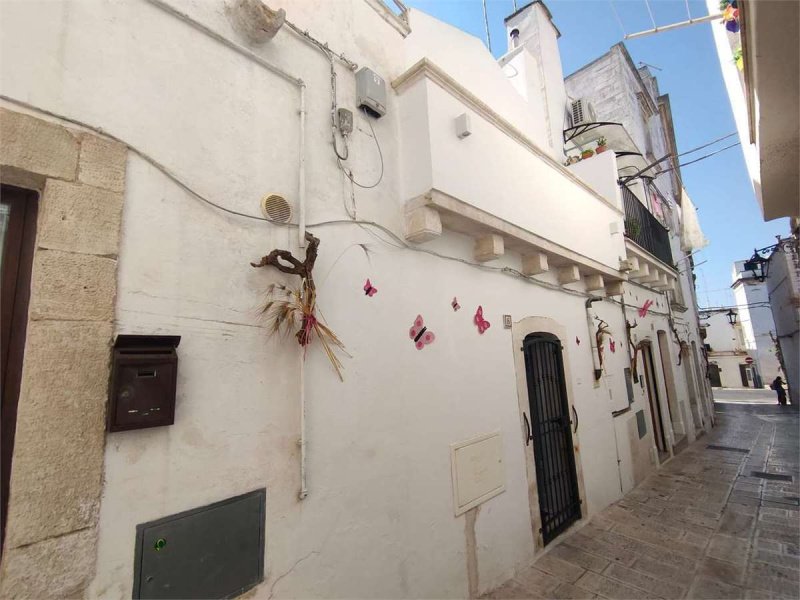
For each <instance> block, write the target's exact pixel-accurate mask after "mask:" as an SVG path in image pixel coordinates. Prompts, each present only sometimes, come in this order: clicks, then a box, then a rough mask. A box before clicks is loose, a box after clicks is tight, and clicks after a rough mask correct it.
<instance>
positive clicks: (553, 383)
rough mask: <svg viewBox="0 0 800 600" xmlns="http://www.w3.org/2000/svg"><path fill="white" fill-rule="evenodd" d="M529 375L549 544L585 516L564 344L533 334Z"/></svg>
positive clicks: (541, 505)
mask: <svg viewBox="0 0 800 600" xmlns="http://www.w3.org/2000/svg"><path fill="white" fill-rule="evenodd" d="M523 352H524V353H525V371H526V376H527V380H528V401H529V403H530V412H531V421H532V426H533V431H532V432H531V433H532V434H533V435H532V437H533V458H534V463H535V464H536V484H537V487H538V491H539V510H540V512H541V517H542V529H541V532H542V537H543V538H544V543H545V544H547V543H548V542H549V541H550V540H552V539H553V538H555V537H556V536H557V535H558V534H559V533H561V532H562V531H564V530H565V529H566V528H567V527H569V526H570V525H571V524H572V523H574V522H575V521H577V520H578V519H580V518H581V505H580V504H581V503H580V496H579V494H578V478H577V474H576V472H575V455H574V454H573V449H572V430H571V421H570V419H569V403H568V402H567V390H566V386H565V384H564V362H563V358H562V355H561V342H559V340H558V338H556V337H555V336H553V335H550V334H546V333H535V334H531V335H529V336H528V337H526V338H525V342H524V345H523Z"/></svg>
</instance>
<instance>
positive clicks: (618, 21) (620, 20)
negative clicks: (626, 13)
mask: <svg viewBox="0 0 800 600" xmlns="http://www.w3.org/2000/svg"><path fill="white" fill-rule="evenodd" d="M608 3H609V4H610V5H611V10H612V12H613V13H614V16H615V17H616V18H617V23H619V28H620V30H621V31H622V37H625V36H626V35H627V33H626V31H625V26H624V25H623V24H622V19H621V18H620V16H619V13H618V12H617V7H616V6H614V0H608Z"/></svg>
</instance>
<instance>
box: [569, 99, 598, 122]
mask: <svg viewBox="0 0 800 600" xmlns="http://www.w3.org/2000/svg"><path fill="white" fill-rule="evenodd" d="M596 120H597V116H596V115H595V113H594V107H593V106H592V103H591V102H589V101H588V100H586V99H585V98H579V99H578V100H575V101H574V102H573V103H572V126H573V127H577V126H578V125H583V124H584V123H594V122H595V121H596Z"/></svg>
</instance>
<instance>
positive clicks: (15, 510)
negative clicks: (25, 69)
mask: <svg viewBox="0 0 800 600" xmlns="http://www.w3.org/2000/svg"><path fill="white" fill-rule="evenodd" d="M0 140H1V141H2V143H0V180H2V182H3V183H8V184H11V185H17V186H20V187H26V188H29V189H35V190H37V191H38V192H39V214H38V222H37V230H36V250H35V254H34V260H33V272H32V276H31V295H30V305H29V314H28V327H27V337H26V342H25V357H24V364H23V372H22V384H21V388H20V397H19V407H18V415H17V427H16V437H15V443H14V456H13V466H12V472H11V490H10V491H11V494H10V500H9V512H8V524H7V531H6V537H5V545H4V551H3V557H2V564H1V565H0V597H2V598H45V597H76V596H80V595H82V594H83V591H84V589H85V588H86V586H87V585H88V584H89V582H90V581H91V578H92V576H93V572H94V567H95V561H96V550H95V539H96V526H97V518H98V513H99V506H100V494H101V489H102V479H103V455H104V445H105V407H106V398H107V388H108V377H109V368H110V348H111V343H112V338H113V328H114V324H113V322H114V300H115V296H116V288H117V281H116V272H117V252H118V248H119V236H120V223H121V218H122V203H123V192H124V187H125V170H126V160H127V148H126V147H125V146H124V145H121V144H118V143H116V142H114V141H110V140H107V139H104V138H101V137H98V136H96V135H94V134H91V133H85V132H82V131H77V130H73V129H68V128H66V127H62V126H61V125H59V124H56V123H52V122H49V121H44V120H42V119H39V118H36V117H33V116H30V115H27V114H23V113H20V112H16V111H12V110H8V109H5V108H0Z"/></svg>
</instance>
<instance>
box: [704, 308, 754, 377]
mask: <svg viewBox="0 0 800 600" xmlns="http://www.w3.org/2000/svg"><path fill="white" fill-rule="evenodd" d="M731 313H732V314H733V315H735V316H732V314H731ZM740 314H741V312H740V311H739V310H738V309H727V310H716V311H709V312H706V313H701V314H700V319H701V321H702V322H703V325H704V327H705V331H706V338H705V349H706V352H707V354H708V377H709V381H710V383H711V385H712V386H713V387H723V388H748V387H760V386H759V385H757V378H756V368H755V359H753V358H752V357H751V356H750V354H749V353H748V351H747V347H746V346H745V338H744V334H743V332H742V324H741V322H740V321H739V315H740ZM731 320H733V321H734V322H733V323H731Z"/></svg>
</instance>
